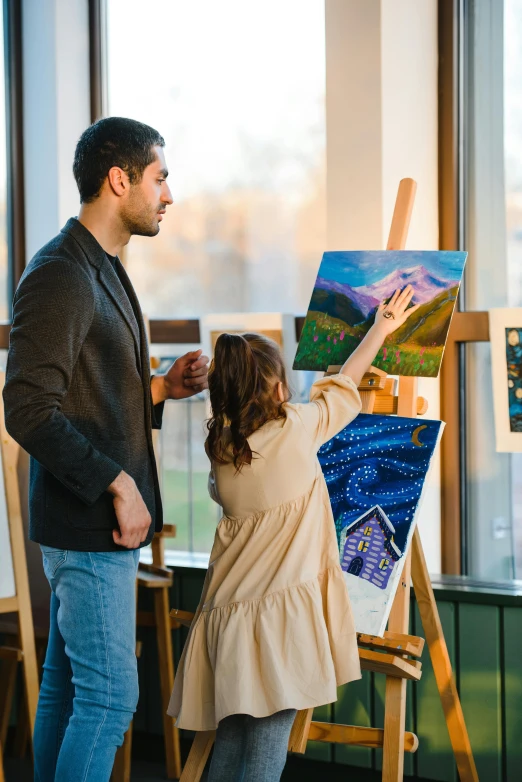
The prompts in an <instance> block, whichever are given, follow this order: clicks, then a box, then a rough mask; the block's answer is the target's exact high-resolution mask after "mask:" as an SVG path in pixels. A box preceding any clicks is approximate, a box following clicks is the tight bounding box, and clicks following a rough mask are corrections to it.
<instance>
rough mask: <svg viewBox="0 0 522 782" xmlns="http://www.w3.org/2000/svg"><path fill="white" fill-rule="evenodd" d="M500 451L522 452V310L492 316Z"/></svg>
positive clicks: (492, 354) (496, 431)
mask: <svg viewBox="0 0 522 782" xmlns="http://www.w3.org/2000/svg"><path fill="white" fill-rule="evenodd" d="M489 334H490V340H491V369H492V373H493V401H494V408H495V433H496V445H497V451H504V452H506V451H507V452H511V453H514V452H520V451H522V308H517V309H515V308H512V309H494V310H490V313H489Z"/></svg>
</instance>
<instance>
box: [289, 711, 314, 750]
mask: <svg viewBox="0 0 522 782" xmlns="http://www.w3.org/2000/svg"><path fill="white" fill-rule="evenodd" d="M313 713H314V710H313V709H303V710H302V711H298V712H297V714H296V716H295V720H294V724H293V726H292V731H291V733H290V740H289V742H288V751H289V752H299V753H301V754H303V753H304V752H305V750H306V743H307V741H308V733H309V732H310V723H311V722H312V714H313Z"/></svg>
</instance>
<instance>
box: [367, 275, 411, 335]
mask: <svg viewBox="0 0 522 782" xmlns="http://www.w3.org/2000/svg"><path fill="white" fill-rule="evenodd" d="M414 292H415V291H414V290H413V288H412V286H411V285H407V286H406V287H405V288H404V290H403V291H401V290H400V288H398V289H397V290H396V291H395V293H394V294H393V296H392V297H391V299H390V301H389V302H388V304H386V303H385V302H384V301H383V302H382V304H380V305H379V307H378V309H377V312H376V315H375V327H376V328H377V329H378V330H379V331H380V332H381V334H383V335H384V337H387V336H388V335H389V334H393V332H394V331H396V330H397V329H398V328H399V326H402V324H403V323H405V322H406V321H407V320H408V318H409V317H410V315H412V314H413V313H414V312H416V311H417V310H418V309H419V307H420V304H415V305H414V306H413V307H410V308H409V309H408V305H409V304H410V302H411V300H412V298H413V294H414Z"/></svg>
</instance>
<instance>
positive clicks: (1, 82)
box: [0, 10, 9, 321]
mask: <svg viewBox="0 0 522 782" xmlns="http://www.w3.org/2000/svg"><path fill="white" fill-rule="evenodd" d="M3 27H4V19H3V14H2V11H1V10H0V321H2V320H7V319H8V309H9V308H8V292H7V166H6V151H7V147H6V117H5V71H4V52H3V48H4V29H3Z"/></svg>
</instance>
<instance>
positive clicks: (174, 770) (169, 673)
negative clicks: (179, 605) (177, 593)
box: [154, 589, 181, 779]
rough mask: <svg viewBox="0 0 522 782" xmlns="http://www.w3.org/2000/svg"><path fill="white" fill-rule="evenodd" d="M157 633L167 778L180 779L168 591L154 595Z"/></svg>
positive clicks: (156, 592)
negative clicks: (170, 707)
mask: <svg viewBox="0 0 522 782" xmlns="http://www.w3.org/2000/svg"><path fill="white" fill-rule="evenodd" d="M154 609H155V614H156V631H157V639H158V663H159V671H160V684H161V705H162V709H163V728H164V732H165V752H166V757H167V776H168V778H169V779H179V777H180V774H181V756H180V750H179V731H178V729H177V728H176V727H175V726H174V720H173V719H172V717H169V715H168V714H167V708H168V705H169V701H170V696H171V693H172V688H173V687H174V655H173V650H172V631H171V627H170V608H169V593H168V590H167V589H156V590H155V594H154Z"/></svg>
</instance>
